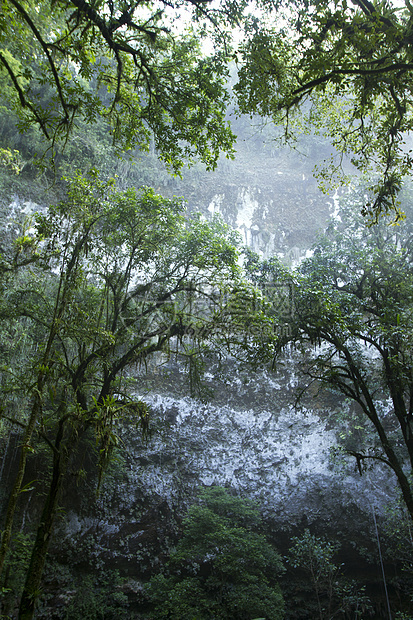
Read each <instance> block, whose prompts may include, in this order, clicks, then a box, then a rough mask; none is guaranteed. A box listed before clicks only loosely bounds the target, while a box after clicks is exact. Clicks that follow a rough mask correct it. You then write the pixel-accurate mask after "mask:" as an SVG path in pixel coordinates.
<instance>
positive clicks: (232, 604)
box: [148, 487, 284, 620]
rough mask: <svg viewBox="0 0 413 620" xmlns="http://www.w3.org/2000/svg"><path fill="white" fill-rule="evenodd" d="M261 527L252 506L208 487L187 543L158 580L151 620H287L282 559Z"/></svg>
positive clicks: (187, 524) (193, 514)
mask: <svg viewBox="0 0 413 620" xmlns="http://www.w3.org/2000/svg"><path fill="white" fill-rule="evenodd" d="M258 528H259V513H258V510H257V509H256V507H255V506H254V505H253V504H252V502H251V501H249V500H245V499H241V498H239V497H233V496H231V495H229V494H228V493H227V492H226V491H225V489H222V488H220V487H211V488H206V489H204V490H203V491H202V492H201V493H200V503H199V504H198V505H197V504H195V505H193V506H191V507H190V509H189V511H188V514H187V516H186V517H185V519H184V522H183V532H182V538H181V539H180V541H179V542H178V545H177V547H176V549H175V551H174V552H173V553H172V555H171V558H170V560H169V564H168V566H167V568H166V570H165V573H164V574H161V575H158V576H156V577H153V578H152V580H151V582H150V587H149V590H148V592H149V595H150V597H151V599H152V602H153V603H154V604H155V606H156V610H155V612H154V613H153V614H152V615H151V617H152V618H157V619H158V618H159V619H161V618H173V619H176V620H178V619H179V620H181V619H182V620H191V619H192V618H194V617H196V618H199V619H200V620H203V619H205V620H207V619H211V620H212V618H214V619H217V620H218V618H222V620H227V619H228V620H244V619H245V620H247V619H249V618H255V617H257V618H258V617H259V616H260V617H261V616H262V617H264V616H265V617H266V618H268V620H278V619H281V618H283V615H284V614H283V611H284V604H283V599H282V595H281V591H280V589H279V587H278V586H277V583H276V578H277V575H278V574H279V573H280V571H281V570H282V564H281V558H280V556H279V555H278V553H277V552H276V551H275V550H274V548H273V547H272V546H271V545H270V544H269V543H268V542H267V540H266V538H265V536H264V535H263V534H259V533H258V532H257V530H258Z"/></svg>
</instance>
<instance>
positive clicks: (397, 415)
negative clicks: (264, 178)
mask: <svg viewBox="0 0 413 620" xmlns="http://www.w3.org/2000/svg"><path fill="white" fill-rule="evenodd" d="M349 200H350V201H351V202H352V203H353V208H354V206H360V203H361V201H362V200H363V190H361V191H360V197H359V201H358V203H357V200H356V197H355V195H354V194H353V195H352V196H351V197H350V199H349ZM340 213H341V219H340V221H334V222H333V223H332V224H331V225H330V226H329V228H328V230H327V232H326V234H325V235H324V236H322V237H321V238H320V240H319V241H318V242H317V243H316V245H315V246H314V254H313V256H312V257H311V258H309V259H307V260H305V261H304V262H303V263H302V265H301V266H300V267H299V268H298V269H297V271H295V272H288V271H287V270H286V269H285V268H284V267H283V266H282V265H281V264H280V263H279V262H278V261H277V260H276V259H273V260H272V261H269V262H267V263H264V264H260V262H259V261H258V259H257V258H256V257H255V258H254V257H251V258H250V260H249V263H248V264H247V268H248V269H249V270H250V271H251V272H252V273H253V274H255V279H256V281H258V282H260V283H261V286H262V287H264V288H266V290H267V291H268V293H269V294H270V295H271V294H272V295H273V299H274V305H273V312H272V317H271V318H272V320H273V322H274V331H275V338H274V345H275V351H276V354H277V353H280V352H281V351H282V350H283V349H284V348H285V347H286V346H289V345H291V344H293V345H295V346H297V347H300V348H302V352H303V357H302V369H303V371H304V373H305V374H306V375H307V376H308V377H309V378H310V381H311V382H312V383H315V384H319V385H320V386H321V387H322V386H324V387H325V386H327V387H329V388H332V389H334V390H336V391H338V392H340V393H341V394H343V395H344V396H345V397H347V398H349V399H351V401H353V402H354V403H357V405H358V407H359V410H360V412H361V413H362V414H363V416H364V418H365V419H366V420H368V421H369V426H370V428H371V430H372V431H373V433H374V437H375V438H376V440H377V441H376V442H372V443H371V445H370V446H368V447H366V448H365V449H359V450H357V449H355V450H352V451H351V454H352V455H353V456H354V457H355V458H356V460H357V464H358V467H359V469H360V473H361V472H362V470H363V468H364V465H365V464H366V462H369V461H370V462H371V461H372V460H373V461H374V460H376V461H379V462H381V463H385V464H386V465H387V466H388V467H390V468H391V470H392V471H393V472H394V474H395V476H396V479H397V481H398V484H399V487H400V490H401V493H402V497H403V501H404V503H405V504H406V507H407V509H408V511H409V513H410V516H411V517H412V518H413V487H412V478H411V473H412V468H413V434H412V431H413V361H412V342H413V322H412V320H413V313H412V308H413V305H412V304H413V254H412V244H411V233H410V231H409V228H408V227H407V226H406V227H400V228H397V227H388V226H387V227H386V226H384V225H381V226H376V227H374V228H370V229H366V228H365V227H363V224H362V222H361V221H360V219H361V218H360V217H357V216H354V214H353V213H352V212H351V211H350V212H349V210H348V209H347V210H346V209H345V208H344V207H343V208H342V211H341V212H340ZM341 220H343V221H341ZM280 283H281V284H283V286H284V287H285V288H284V290H283V289H282V287H280ZM280 297H281V298H282V297H284V304H282V303H281V302H280ZM280 309H283V310H284V312H283V313H282V314H281V313H280ZM286 309H288V312H287V311H286ZM280 323H282V325H285V326H287V327H288V329H277V326H279V325H280ZM386 399H388V400H389V402H390V403H391V407H390V408H389V407H388V406H387V407H385V406H384V405H383V403H384V401H385V400H386Z"/></svg>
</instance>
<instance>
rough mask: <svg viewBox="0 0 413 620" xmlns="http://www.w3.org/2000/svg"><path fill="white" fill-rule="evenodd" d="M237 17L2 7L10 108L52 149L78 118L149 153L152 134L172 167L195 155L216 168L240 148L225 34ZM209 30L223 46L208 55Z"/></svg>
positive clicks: (182, 8) (182, 11) (100, 6)
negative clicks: (230, 105) (229, 112)
mask: <svg viewBox="0 0 413 620" xmlns="http://www.w3.org/2000/svg"><path fill="white" fill-rule="evenodd" d="M235 18H236V13H234V9H233V7H232V6H231V3H228V6H226V7H222V8H221V10H218V9H212V7H209V5H208V3H206V4H205V3H203V2H192V1H189V2H186V1H185V2H178V3H176V4H175V5H173V6H172V5H170V4H169V3H168V2H165V3H161V4H159V3H156V2H153V3H152V2H145V3H144V4H142V3H140V2H126V3H125V2H109V3H104V2H101V3H97V4H96V3H88V2H84V1H83V0H82V1H77V0H75V1H74V2H52V3H50V2H47V1H46V2H43V3H40V4H36V3H32V2H18V1H17V0H10V2H9V1H7V2H4V3H3V4H2V7H1V12H0V46H1V49H0V68H1V69H0V83H1V84H2V99H3V102H4V103H5V104H6V105H11V106H12V108H13V109H14V110H15V111H16V112H17V114H18V117H19V119H20V121H19V122H20V127H21V128H22V129H23V130H26V129H27V128H30V127H31V126H33V125H34V124H35V125H36V126H37V127H39V128H40V130H41V132H42V134H43V136H44V137H45V139H46V140H47V142H48V143H49V145H52V146H53V145H54V144H55V143H56V142H57V141H60V140H63V141H65V140H67V138H68V136H69V135H70V134H71V133H72V131H73V129H74V128H75V127H76V124H77V122H78V120H79V119H83V120H84V121H86V122H88V123H94V122H95V121H96V119H97V118H99V117H102V118H104V119H106V120H107V121H108V122H109V123H110V126H111V132H112V135H113V138H114V140H115V142H116V143H118V144H119V146H120V148H121V149H122V150H127V149H129V148H131V147H133V146H139V147H141V148H144V149H145V148H147V147H148V145H149V144H150V141H151V137H152V136H153V137H154V140H155V145H156V148H157V149H158V152H159V154H160V155H161V156H162V157H163V158H164V159H165V160H166V161H167V162H168V163H169V164H170V165H171V166H172V167H173V168H179V167H180V166H181V165H182V159H183V158H188V157H189V158H190V157H192V156H193V155H195V154H196V155H199V156H200V157H201V159H202V160H203V161H204V162H205V163H206V164H207V165H209V166H213V165H214V163H215V162H216V159H217V157H218V153H219V152H220V151H221V150H222V149H223V150H226V151H227V152H231V146H232V142H233V136H232V134H231V132H230V130H229V128H228V126H227V123H226V120H225V109H226V103H227V100H228V94H227V90H226V87H225V80H226V74H227V71H226V52H225V45H224V43H225V36H224V33H225V30H226V27H227V25H229V24H232V23H233V22H234V20H235ZM182 20H184V21H185V22H186V25H185V28H182V26H181V25H180V24H181V22H182ZM209 26H210V27H211V28H209ZM210 29H212V30H213V31H214V32H215V35H216V36H217V37H218V36H219V38H220V39H221V43H222V45H221V49H220V51H219V52H218V53H217V54H215V55H210V56H208V57H207V56H205V55H203V54H202V49H201V42H202V40H203V39H204V38H205V36H206V32H207V31H208V30H210Z"/></svg>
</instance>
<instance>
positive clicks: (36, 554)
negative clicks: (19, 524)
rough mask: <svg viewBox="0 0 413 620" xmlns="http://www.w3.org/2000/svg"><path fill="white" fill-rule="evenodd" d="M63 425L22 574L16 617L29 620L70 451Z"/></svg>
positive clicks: (61, 423) (36, 595)
mask: <svg viewBox="0 0 413 620" xmlns="http://www.w3.org/2000/svg"><path fill="white" fill-rule="evenodd" d="M63 427H64V420H61V421H60V423H59V431H58V434H57V437H56V441H55V451H54V456H53V471H52V478H51V481H50V487H49V492H48V495H47V498H46V502H45V505H44V508H43V513H42V517H41V521H40V525H39V527H38V529H37V535H36V540H35V543H34V546H33V550H32V555H31V559H30V565H29V568H28V571H27V574H26V583H25V585H24V589H23V594H22V597H21V600H20V609H19V616H18V618H19V620H31V618H32V617H33V614H34V611H35V607H36V602H37V599H38V598H39V594H40V584H41V579H42V575H43V569H44V565H45V561H46V555H47V551H48V548H49V543H50V539H51V536H52V532H53V525H54V521H55V517H56V510H57V508H58V505H59V497H60V492H61V489H62V482H63V479H64V475H65V473H66V470H67V465H68V461H69V457H70V454H71V450H70V449H68V446H67V442H62V438H63V430H64V428H63Z"/></svg>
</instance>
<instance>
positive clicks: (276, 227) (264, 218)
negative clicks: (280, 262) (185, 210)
mask: <svg viewBox="0 0 413 620" xmlns="http://www.w3.org/2000/svg"><path fill="white" fill-rule="evenodd" d="M313 165H314V161H311V160H309V159H308V158H303V157H299V156H298V155H297V154H294V153H292V152H290V151H289V150H287V149H282V150H275V149H274V150H273V151H271V150H270V151H269V152H267V151H266V150H265V149H259V150H257V147H255V149H254V148H251V149H250V151H248V143H247V144H243V148H242V150H241V151H240V153H239V156H238V157H237V158H236V160H235V161H234V162H228V161H224V162H221V163H220V165H219V166H218V169H217V170H216V171H215V172H211V173H208V174H205V173H201V172H200V171H192V170H190V171H188V172H187V174H185V175H184V176H183V179H182V180H177V179H171V185H172V187H171V185H169V186H166V187H163V188H162V187H161V188H160V189H161V190H162V192H163V193H167V194H178V195H183V196H184V197H185V199H186V200H187V201H188V205H189V208H190V210H196V211H199V212H201V213H204V214H206V215H208V213H220V214H221V215H222V216H223V218H224V219H225V221H226V222H227V223H228V224H230V225H231V226H233V227H234V228H236V229H237V230H239V232H240V233H241V236H242V239H243V242H244V243H245V244H247V245H248V246H250V247H251V248H252V249H253V250H254V251H256V252H259V253H261V254H262V255H263V256H265V257H266V258H267V257H269V256H273V255H275V254H280V255H283V256H284V257H285V258H286V260H287V261H288V260H291V259H292V260H294V259H295V258H296V256H297V255H298V254H301V255H302V254H303V253H304V252H305V251H306V250H307V249H308V248H309V247H310V246H311V245H312V244H313V243H314V241H315V238H316V235H317V233H318V232H320V230H323V229H324V228H325V226H326V224H327V222H328V220H329V217H330V214H331V213H332V210H333V208H334V201H333V198H332V197H331V196H327V195H325V194H323V193H322V192H321V191H320V189H319V188H318V186H317V183H316V181H315V179H314V178H313V176H312V167H313Z"/></svg>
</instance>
